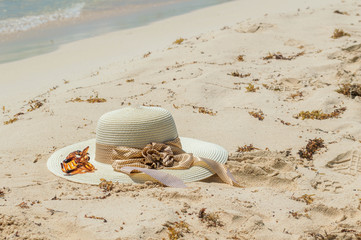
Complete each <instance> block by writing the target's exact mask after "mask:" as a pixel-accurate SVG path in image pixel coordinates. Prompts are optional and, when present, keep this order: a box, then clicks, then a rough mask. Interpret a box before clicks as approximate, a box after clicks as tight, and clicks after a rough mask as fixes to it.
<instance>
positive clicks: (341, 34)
mask: <svg viewBox="0 0 361 240" xmlns="http://www.w3.org/2000/svg"><path fill="white" fill-rule="evenodd" d="M345 36H347V37H350V36H351V35H350V34H349V33H347V32H344V31H343V30H342V29H338V28H336V29H335V30H334V31H333V35H332V36H331V38H333V39H337V38H340V37H345Z"/></svg>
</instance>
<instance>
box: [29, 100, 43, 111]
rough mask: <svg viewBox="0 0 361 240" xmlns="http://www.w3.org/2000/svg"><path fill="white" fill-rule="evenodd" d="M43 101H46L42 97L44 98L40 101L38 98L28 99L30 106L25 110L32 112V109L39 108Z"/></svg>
mask: <svg viewBox="0 0 361 240" xmlns="http://www.w3.org/2000/svg"><path fill="white" fill-rule="evenodd" d="M45 101H46V99H44V100H42V101H40V100H30V101H29V102H28V104H29V106H30V108H28V110H27V111H28V112H32V111H34V110H36V109H38V108H40V107H41V106H43V105H44V102H45Z"/></svg>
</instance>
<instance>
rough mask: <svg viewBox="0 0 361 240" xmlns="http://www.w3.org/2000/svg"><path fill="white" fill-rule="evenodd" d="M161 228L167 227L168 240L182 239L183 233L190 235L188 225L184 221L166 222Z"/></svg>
mask: <svg viewBox="0 0 361 240" xmlns="http://www.w3.org/2000/svg"><path fill="white" fill-rule="evenodd" d="M163 226H165V227H167V231H168V232H167V233H168V238H169V240H177V239H179V238H182V237H184V233H190V232H191V231H190V229H189V224H188V223H186V222H185V221H180V222H166V223H165V224H163Z"/></svg>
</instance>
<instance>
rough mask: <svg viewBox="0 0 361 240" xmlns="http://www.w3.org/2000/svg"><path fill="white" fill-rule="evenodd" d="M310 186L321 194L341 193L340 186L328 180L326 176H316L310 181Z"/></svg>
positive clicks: (341, 188) (338, 183)
mask: <svg viewBox="0 0 361 240" xmlns="http://www.w3.org/2000/svg"><path fill="white" fill-rule="evenodd" d="M311 186H312V187H313V188H314V189H316V190H319V191H322V192H333V193H340V192H342V191H343V187H342V184H341V183H340V182H338V181H333V180H330V179H328V178H327V177H326V176H322V175H317V176H316V177H315V178H314V179H313V180H312V181H311Z"/></svg>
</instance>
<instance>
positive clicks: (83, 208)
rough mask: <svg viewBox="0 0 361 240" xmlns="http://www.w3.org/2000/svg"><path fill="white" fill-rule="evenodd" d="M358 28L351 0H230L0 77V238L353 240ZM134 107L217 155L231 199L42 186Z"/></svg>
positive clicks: (357, 190)
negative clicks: (108, 120) (58, 162)
mask: <svg viewBox="0 0 361 240" xmlns="http://www.w3.org/2000/svg"><path fill="white" fill-rule="evenodd" d="M360 15H361V3H359V2H358V1H356V0H342V1H341V0H329V1H320V0H319V1H308V0H307V1H306V0H305V1H287V0H274V1H266V0H257V1H251V0H236V1H232V2H229V3H225V4H220V5H216V6H212V7H208V8H204V9H200V10H197V11H194V12H190V13H187V14H184V15H181V16H176V17H172V18H168V19H166V20H162V21H159V22H155V23H151V24H149V25H147V26H142V27H138V28H133V29H127V30H122V31H117V32H112V33H108V34H105V35H101V36H97V37H93V38H89V39H84V40H80V41H77V42H72V43H69V44H66V45H62V46H61V47H60V48H59V49H57V50H55V51H53V52H51V53H47V54H44V55H39V56H35V57H31V58H27V59H23V60H19V61H15V62H10V63H4V64H0V73H1V78H0V86H1V87H0V108H1V109H0V112H1V114H0V120H1V121H0V135H1V138H0V179H1V181H0V238H1V239H361V149H360V147H361V115H360V112H361V98H360V96H361V71H360V70H361V31H360V29H361V28H360V27H361V16H360ZM88 99H93V100H94V99H95V100H96V99H105V100H106V101H102V102H101V101H99V102H96V101H95V103H90V102H91V101H87V100H88ZM139 105H140V106H160V107H162V108H165V109H167V110H169V111H170V112H171V114H172V115H173V118H174V120H175V122H176V125H177V130H178V133H179V135H180V136H182V137H190V138H196V139H200V140H203V141H207V142H212V143H216V144H218V145H221V146H222V147H224V148H225V149H226V150H227V151H228V152H229V160H228V162H227V164H226V165H227V167H228V168H229V169H230V171H231V172H232V174H233V175H234V177H235V178H236V179H237V181H238V182H239V183H240V185H241V186H242V187H234V186H229V185H227V184H224V183H222V182H221V181H220V179H219V178H218V177H215V176H213V177H211V178H209V179H206V180H203V181H201V182H192V183H187V186H188V187H187V188H185V189H176V188H169V187H164V186H161V185H160V184H155V183H146V184H117V183H114V185H113V186H112V189H102V188H100V187H99V186H97V185H85V184H78V183H74V182H70V181H67V180H65V179H63V178H59V177H56V176H55V175H53V174H52V173H51V172H50V171H48V169H47V166H46V162H47V160H48V158H49V157H50V156H51V154H52V153H54V152H55V151H56V150H58V149H61V148H63V147H65V146H68V145H71V144H73V143H76V142H80V141H84V140H87V139H91V138H95V129H96V124H97V120H98V119H99V117H100V116H101V115H103V114H104V113H106V112H108V111H112V110H116V109H119V108H121V107H125V106H139Z"/></svg>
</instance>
